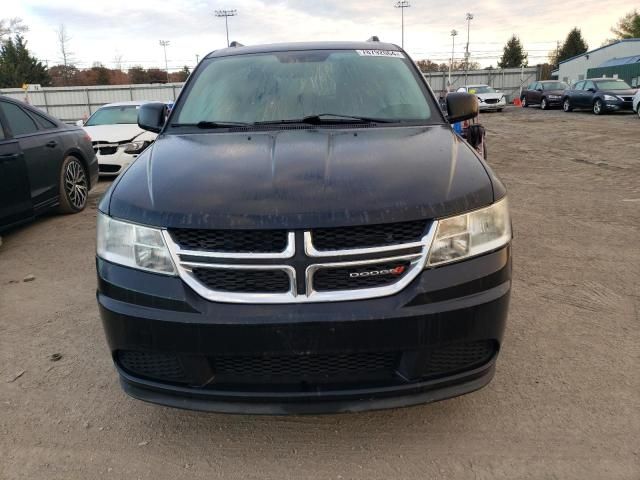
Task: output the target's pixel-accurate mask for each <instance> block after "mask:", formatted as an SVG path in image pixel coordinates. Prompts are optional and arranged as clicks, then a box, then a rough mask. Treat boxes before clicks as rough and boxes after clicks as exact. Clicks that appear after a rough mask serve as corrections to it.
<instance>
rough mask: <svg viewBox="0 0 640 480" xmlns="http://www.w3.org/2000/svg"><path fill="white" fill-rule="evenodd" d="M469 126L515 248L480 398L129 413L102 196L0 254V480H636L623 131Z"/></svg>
mask: <svg viewBox="0 0 640 480" xmlns="http://www.w3.org/2000/svg"><path fill="white" fill-rule="evenodd" d="M482 121H483V122H484V124H485V125H486V126H487V129H488V142H489V163H490V164H491V165H493V167H495V170H496V171H497V173H498V174H499V175H500V176H501V178H502V179H503V180H504V181H505V183H506V184H507V186H508V188H509V192H510V199H511V205H512V213H513V221H514V228H515V242H514V253H515V266H514V276H515V280H514V289H513V296H512V307H511V314H510V323H509V326H508V331H507V335H506V341H505V344H504V350H503V352H502V355H501V358H500V360H499V362H498V369H497V374H496V377H495V379H494V380H493V382H492V383H491V384H490V385H489V386H488V387H486V388H485V389H483V390H480V391H478V392H475V393H473V394H470V395H467V396H464V397H460V398H456V399H452V400H448V401H444V402H440V403H435V404H431V405H424V406H418V407H411V408H406V409H400V410H393V411H382V412H371V413H364V414H348V415H334V416H317V417H316V416H308V417H251V416H228V415H216V414H203V413H194V412H186V411H179V410H172V409H168V408H162V407H157V406H153V405H148V404H144V403H142V402H139V401H135V400H132V399H130V398H128V397H126V396H125V395H124V393H122V391H121V390H120V387H119V385H118V382H117V378H116V374H115V371H114V369H113V367H112V365H111V360H110V358H109V354H108V351H107V346H106V343H105V340H104V336H103V332H102V327H101V324H100V320H99V317H98V309H97V306H96V301H95V273H94V260H93V255H94V242H95V240H94V223H95V216H96V211H95V208H96V204H97V201H98V198H99V197H100V195H101V194H102V192H104V190H105V189H106V188H107V186H108V182H101V183H100V185H99V186H98V188H97V189H96V190H94V192H93V194H92V196H91V205H90V208H88V209H87V210H86V211H85V212H83V213H82V214H79V215H75V216H54V215H52V216H47V217H44V218H41V219H39V220H37V221H36V222H33V223H31V224H29V225H26V226H24V227H22V228H19V229H17V230H14V231H12V232H9V233H6V234H5V235H4V236H3V244H2V246H0V478H1V479H3V480H4V479H6V480H9V479H26V478H28V479H47V480H53V479H90V478H102V477H105V478H132V479H136V478H141V479H154V480H155V479H163V478H171V479H173V478H187V477H188V478H198V479H200V478H201V479H205V478H206V479H210V478H243V479H253V478H255V479H258V478H260V479H262V478H273V479H289V478H291V479H299V478H323V479H327V478H338V479H339V478H344V479H347V478H367V479H378V478H379V479H390V478H403V479H405V478H421V479H422V478H430V479H436V478H442V479H451V478H461V479H469V478H471V479H509V480H512V479H521V478H522V479H524V478H526V479H562V480H567V479H580V480H584V479H634V480H637V479H640V314H639V311H640V152H639V147H640V142H639V141H638V138H639V134H640V120H638V118H637V117H635V116H632V115H610V116H606V117H595V116H593V115H591V114H588V113H573V114H565V113H563V112H560V111H552V112H542V111H540V110H538V109H515V108H513V109H508V110H507V111H505V112H504V113H502V114H500V113H497V114H486V115H483V116H482ZM28 275H33V276H35V279H33V280H32V281H28V282H25V281H23V279H25V278H26V277H27V276H28ZM56 354H59V355H61V358H60V359H58V360H57V361H54V360H55V359H56V358H57V357H55V356H54V357H52V356H53V355H56Z"/></svg>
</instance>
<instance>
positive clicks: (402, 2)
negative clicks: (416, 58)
mask: <svg viewBox="0 0 640 480" xmlns="http://www.w3.org/2000/svg"><path fill="white" fill-rule="evenodd" d="M410 6H411V5H410V4H409V1H408V0H400V1H399V2H398V3H396V4H395V5H394V7H395V8H399V9H400V12H401V13H402V44H401V45H402V49H403V50H404V9H405V8H409V7H410Z"/></svg>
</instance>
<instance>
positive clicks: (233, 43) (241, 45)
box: [229, 41, 244, 48]
mask: <svg viewBox="0 0 640 480" xmlns="http://www.w3.org/2000/svg"><path fill="white" fill-rule="evenodd" d="M229 47H231V48H235V47H244V45H243V44H241V43H240V42H236V41H233V42H231V43H230V44H229Z"/></svg>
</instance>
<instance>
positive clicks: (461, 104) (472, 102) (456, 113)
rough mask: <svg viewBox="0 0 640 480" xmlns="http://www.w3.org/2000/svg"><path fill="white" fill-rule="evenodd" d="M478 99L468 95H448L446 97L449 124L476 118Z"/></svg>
mask: <svg viewBox="0 0 640 480" xmlns="http://www.w3.org/2000/svg"><path fill="white" fill-rule="evenodd" d="M478 108H479V107H478V99H477V98H476V96H475V95H471V94H469V93H458V92H456V93H450V94H449V95H447V113H448V116H447V119H448V120H449V123H458V122H462V121H463V120H469V119H470V118H474V117H477V116H478Z"/></svg>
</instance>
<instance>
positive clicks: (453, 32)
mask: <svg viewBox="0 0 640 480" xmlns="http://www.w3.org/2000/svg"><path fill="white" fill-rule="evenodd" d="M456 35H458V31H457V30H451V63H449V85H448V86H447V91H448V92H451V70H452V69H453V55H454V52H455V50H456Z"/></svg>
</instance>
